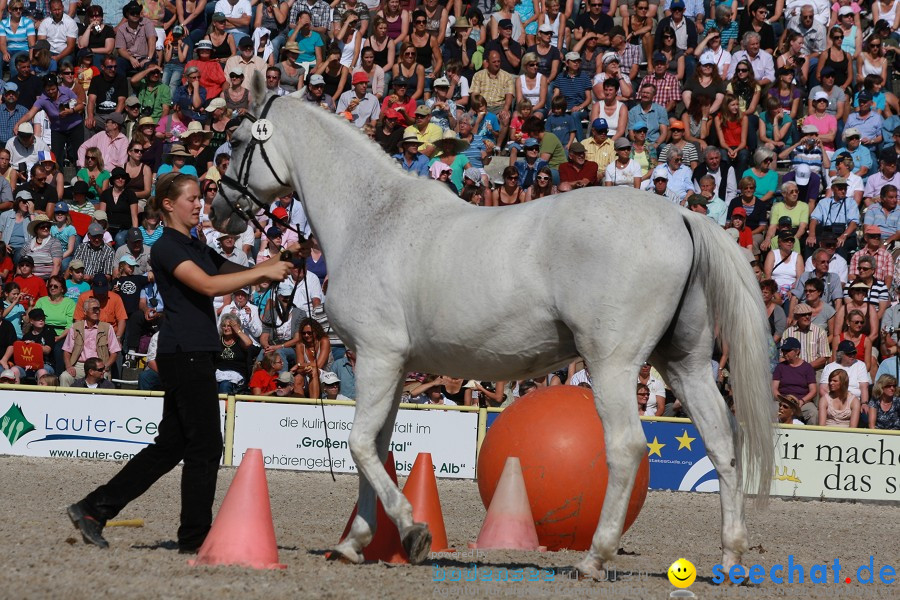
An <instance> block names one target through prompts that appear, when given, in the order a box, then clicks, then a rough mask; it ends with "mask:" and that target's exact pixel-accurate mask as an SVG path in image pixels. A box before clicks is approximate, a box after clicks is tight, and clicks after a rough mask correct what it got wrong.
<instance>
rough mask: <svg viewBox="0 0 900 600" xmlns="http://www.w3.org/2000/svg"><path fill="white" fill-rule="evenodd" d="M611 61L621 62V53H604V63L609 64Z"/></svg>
mask: <svg viewBox="0 0 900 600" xmlns="http://www.w3.org/2000/svg"><path fill="white" fill-rule="evenodd" d="M611 62H621V61H620V60H619V55H618V54H616V53H615V52H604V53H603V64H604V66H605V65H608V64H609V63H611Z"/></svg>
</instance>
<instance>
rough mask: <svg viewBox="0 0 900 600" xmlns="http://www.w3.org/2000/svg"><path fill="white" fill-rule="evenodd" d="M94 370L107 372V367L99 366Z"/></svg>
mask: <svg viewBox="0 0 900 600" xmlns="http://www.w3.org/2000/svg"><path fill="white" fill-rule="evenodd" d="M94 371H97V372H98V373H105V372H106V367H97V368H95V369H94Z"/></svg>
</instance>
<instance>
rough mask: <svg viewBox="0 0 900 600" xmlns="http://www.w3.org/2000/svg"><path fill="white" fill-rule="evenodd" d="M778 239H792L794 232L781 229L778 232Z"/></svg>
mask: <svg viewBox="0 0 900 600" xmlns="http://www.w3.org/2000/svg"><path fill="white" fill-rule="evenodd" d="M778 239H779V240H793V239H794V234H793V233H791V230H790V229H782V230H781V231H779V232H778Z"/></svg>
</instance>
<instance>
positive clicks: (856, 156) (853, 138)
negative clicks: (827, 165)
mask: <svg viewBox="0 0 900 600" xmlns="http://www.w3.org/2000/svg"><path fill="white" fill-rule="evenodd" d="M861 139H862V135H861V134H860V132H859V129H856V128H855V127H848V128H847V129H845V130H844V142H845V143H846V144H847V145H846V147H844V148H839V149H838V151H837V152H835V153H834V156H832V157H831V161H832V164H834V159H836V158H837V157H838V156H840V155H841V154H849V155H850V157H851V158H852V159H853V168H852V169H851V170H852V171H853V172H854V173H856V174H857V175H859V176H860V177H862V180H863V183H865V181H866V180H867V179H868V178H869V173H871V172H872V170H873V169H874V168H875V158H874V157H873V156H872V153H871V152H869V149H868V148H866V147H865V146H863V145H862V143H861ZM831 173H832V175H834V173H835V170H834V169H832V170H831Z"/></svg>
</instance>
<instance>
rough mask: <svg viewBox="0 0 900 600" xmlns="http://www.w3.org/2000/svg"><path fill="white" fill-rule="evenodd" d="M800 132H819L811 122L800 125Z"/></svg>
mask: <svg viewBox="0 0 900 600" xmlns="http://www.w3.org/2000/svg"><path fill="white" fill-rule="evenodd" d="M800 132H801V133H804V134H807V135H809V134H813V133H815V134H818V133H819V128H818V127H816V126H815V125H813V124H811V123H810V124H809V125H804V126H803V127H802V129H801V130H800Z"/></svg>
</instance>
